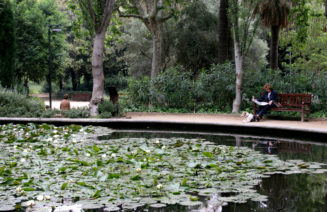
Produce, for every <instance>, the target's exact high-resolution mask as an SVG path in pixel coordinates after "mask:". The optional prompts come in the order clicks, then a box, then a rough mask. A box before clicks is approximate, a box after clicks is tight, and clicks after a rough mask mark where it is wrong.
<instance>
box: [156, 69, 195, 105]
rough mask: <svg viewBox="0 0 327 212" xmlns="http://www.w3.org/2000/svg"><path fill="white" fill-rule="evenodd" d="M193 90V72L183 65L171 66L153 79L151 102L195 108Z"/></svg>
mask: <svg viewBox="0 0 327 212" xmlns="http://www.w3.org/2000/svg"><path fill="white" fill-rule="evenodd" d="M193 91H194V82H193V80H191V72H186V71H185V70H184V69H183V68H182V67H181V66H178V67H174V68H170V69H168V70H166V71H165V72H164V73H161V74H159V75H158V76H157V77H156V78H154V79H153V80H152V81H151V86H150V98H151V103H152V104H153V105H155V106H165V107H169V108H179V109H181V108H183V109H191V110H193V108H194V103H195V101H194V98H193V93H194V92H193Z"/></svg>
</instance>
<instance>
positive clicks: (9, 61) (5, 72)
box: [0, 0, 16, 87]
mask: <svg viewBox="0 0 327 212" xmlns="http://www.w3.org/2000/svg"><path fill="white" fill-rule="evenodd" d="M0 20H1V22H0V83H1V85H2V86H3V87H11V86H12V85H13V84H14V67H15V53H16V46H15V41H16V38H15V29H14V27H15V24H14V13H13V10H12V5H11V3H10V1H9V0H0Z"/></svg>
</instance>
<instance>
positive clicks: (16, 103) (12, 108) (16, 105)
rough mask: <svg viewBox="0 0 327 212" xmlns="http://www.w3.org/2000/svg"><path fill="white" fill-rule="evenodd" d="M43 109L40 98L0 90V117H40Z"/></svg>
mask: <svg viewBox="0 0 327 212" xmlns="http://www.w3.org/2000/svg"><path fill="white" fill-rule="evenodd" d="M44 111H45V105H44V102H43V101H42V100H40V99H36V98H32V97H26V96H24V95H21V94H18V93H15V92H12V91H6V90H0V116H2V117H41V116H42V113H43V112H44Z"/></svg>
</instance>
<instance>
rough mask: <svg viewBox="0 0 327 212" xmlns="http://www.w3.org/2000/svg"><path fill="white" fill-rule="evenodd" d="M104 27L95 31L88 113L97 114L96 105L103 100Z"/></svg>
mask: <svg viewBox="0 0 327 212" xmlns="http://www.w3.org/2000/svg"><path fill="white" fill-rule="evenodd" d="M105 35H106V28H105V29H102V31H101V32H99V33H96V34H95V37H94V41H93V42H94V43H93V53H92V75H93V90H92V99H91V102H90V115H91V116H97V115H98V105H99V103H101V101H102V100H103V93H104V74H103V50H104V40H105Z"/></svg>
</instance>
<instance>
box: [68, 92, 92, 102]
mask: <svg viewBox="0 0 327 212" xmlns="http://www.w3.org/2000/svg"><path fill="white" fill-rule="evenodd" d="M91 97H92V94H89V93H74V94H73V96H72V100H74V101H90V99H91Z"/></svg>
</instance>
